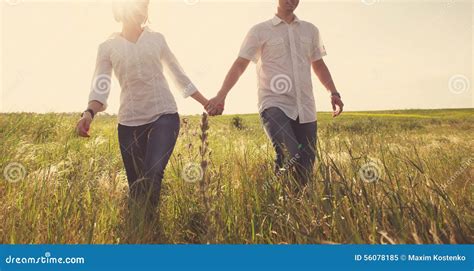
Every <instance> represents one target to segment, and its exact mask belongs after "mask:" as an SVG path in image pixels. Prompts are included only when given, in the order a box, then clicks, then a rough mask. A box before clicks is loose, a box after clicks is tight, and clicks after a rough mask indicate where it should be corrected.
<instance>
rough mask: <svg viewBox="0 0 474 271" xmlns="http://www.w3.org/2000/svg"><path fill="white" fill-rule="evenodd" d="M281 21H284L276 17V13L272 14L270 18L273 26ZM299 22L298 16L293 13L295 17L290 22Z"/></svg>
mask: <svg viewBox="0 0 474 271" xmlns="http://www.w3.org/2000/svg"><path fill="white" fill-rule="evenodd" d="M282 22H284V21H283V20H282V19H281V18H280V17H278V16H277V15H275V16H273V18H272V24H273V26H276V25H279V24H280V23H282ZM299 22H300V19H299V18H298V16H296V15H295V19H294V20H293V22H292V23H299Z"/></svg>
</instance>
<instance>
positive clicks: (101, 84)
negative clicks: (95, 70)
mask: <svg viewBox="0 0 474 271" xmlns="http://www.w3.org/2000/svg"><path fill="white" fill-rule="evenodd" d="M111 81H112V78H111V77H110V75H107V74H99V75H97V76H96V77H95V78H94V80H93V82H92V89H93V90H94V92H95V93H97V94H101V95H102V94H107V93H108V92H109V91H110V85H111Z"/></svg>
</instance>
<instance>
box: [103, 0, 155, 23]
mask: <svg viewBox="0 0 474 271" xmlns="http://www.w3.org/2000/svg"><path fill="white" fill-rule="evenodd" d="M149 4H150V0H114V1H113V2H112V11H113V13H114V18H115V20H116V21H117V22H119V23H121V22H124V21H126V20H127V17H128V18H130V16H133V15H135V14H136V13H137V12H142V15H144V20H143V22H141V24H145V23H146V22H147V21H148V5H149Z"/></svg>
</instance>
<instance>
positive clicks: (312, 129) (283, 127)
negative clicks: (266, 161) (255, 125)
mask: <svg viewBox="0 0 474 271" xmlns="http://www.w3.org/2000/svg"><path fill="white" fill-rule="evenodd" d="M260 117H261V119H262V122H263V125H264V128H265V132H266V133H267V135H268V137H269V138H270V140H271V142H272V145H273V147H274V149H275V152H276V159H275V172H276V173H277V174H278V172H279V171H280V169H281V168H285V169H293V170H294V173H295V175H294V177H295V179H296V180H297V181H298V182H299V184H301V185H305V184H307V183H308V181H309V180H310V179H311V177H312V174H313V166H314V162H315V158H316V140H317V135H316V133H317V122H316V121H315V122H311V123H299V118H297V119H296V120H292V119H290V118H289V117H288V116H286V114H285V113H284V112H283V111H282V110H281V109H279V108H278V107H269V108H267V109H265V110H264V111H263V112H261V114H260Z"/></svg>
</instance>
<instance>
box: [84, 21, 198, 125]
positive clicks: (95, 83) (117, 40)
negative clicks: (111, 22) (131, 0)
mask: <svg viewBox="0 0 474 271" xmlns="http://www.w3.org/2000/svg"><path fill="white" fill-rule="evenodd" d="M163 67H166V68H167V69H168V70H169V71H170V75H171V77H172V78H173V79H174V81H175V84H176V86H177V87H178V88H179V90H180V91H181V93H182V95H183V96H184V97H185V98H186V97H188V96H190V95H192V94H193V93H194V92H196V91H197V89H196V87H195V86H194V85H193V83H192V82H191V80H190V79H189V78H188V76H187V75H186V74H185V73H184V71H183V69H182V68H181V66H180V65H179V63H178V60H177V59H176V57H175V56H174V55H173V53H172V52H171V50H170V48H169V47H168V44H167V43H166V40H165V38H164V36H163V35H162V34H160V33H158V32H154V31H152V30H151V29H150V28H148V27H145V28H144V30H143V32H142V34H141V35H140V37H139V38H138V40H137V42H136V43H132V42H130V41H128V40H126V39H125V38H123V37H122V36H121V35H120V34H119V33H114V34H112V35H111V36H110V37H109V39H107V40H106V41H105V42H103V43H101V44H100V45H99V50H98V53H97V62H96V68H95V72H94V77H93V79H92V86H91V91H90V94H89V101H93V100H95V101H99V102H100V103H102V104H103V109H104V110H105V109H106V108H107V99H108V97H109V94H110V89H111V88H110V85H111V75H112V69H113V71H114V73H115V75H116V77H117V79H118V81H119V83H120V87H121V89H122V91H121V93H120V108H119V112H118V122H119V123H120V124H122V125H126V126H139V125H143V124H147V123H150V122H153V121H155V120H156V119H158V118H159V116H161V115H162V114H168V113H176V112H177V110H178V108H177V106H176V102H175V100H174V97H173V95H172V94H171V91H170V88H169V85H168V82H167V81H166V79H165V77H164V75H163Z"/></svg>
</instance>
